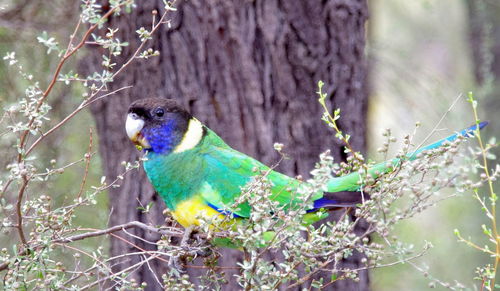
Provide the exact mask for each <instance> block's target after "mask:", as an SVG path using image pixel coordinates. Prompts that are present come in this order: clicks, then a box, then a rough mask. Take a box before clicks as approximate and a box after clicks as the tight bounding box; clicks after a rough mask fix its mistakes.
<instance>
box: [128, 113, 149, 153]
mask: <svg viewBox="0 0 500 291" xmlns="http://www.w3.org/2000/svg"><path fill="white" fill-rule="evenodd" d="M143 127H144V120H143V119H142V118H140V117H139V116H138V115H137V114H135V113H129V114H128V115H127V121H126V122H125V130H126V131H127V135H128V138H130V140H131V141H133V142H134V144H136V145H140V146H141V147H143V148H150V147H151V146H150V145H149V143H148V141H147V140H146V139H145V138H144V136H142V134H141V130H142V128H143Z"/></svg>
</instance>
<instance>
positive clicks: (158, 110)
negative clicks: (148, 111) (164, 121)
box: [155, 108, 165, 117]
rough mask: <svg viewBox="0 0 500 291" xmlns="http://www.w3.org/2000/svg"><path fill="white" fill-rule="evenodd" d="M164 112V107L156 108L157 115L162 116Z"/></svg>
mask: <svg viewBox="0 0 500 291" xmlns="http://www.w3.org/2000/svg"><path fill="white" fill-rule="evenodd" d="M164 114H165V111H164V110H163V108H156V109H155V115H156V116H157V117H162V116H163V115H164Z"/></svg>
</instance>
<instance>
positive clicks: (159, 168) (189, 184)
mask: <svg viewBox="0 0 500 291" xmlns="http://www.w3.org/2000/svg"><path fill="white" fill-rule="evenodd" d="M146 158H147V161H144V170H145V171H146V174H147V176H148V178H149V180H150V181H151V184H153V187H154V188H155V190H156V191H157V192H158V194H159V195H160V197H161V198H162V199H163V201H165V203H166V204H167V207H168V208H170V209H171V210H175V209H176V206H177V204H179V203H180V202H182V201H185V200H187V199H189V198H191V197H193V196H194V195H195V194H196V193H197V190H198V189H200V187H201V185H202V183H203V179H204V177H203V176H204V173H205V165H204V163H203V160H202V157H201V156H200V155H199V154H198V153H197V151H196V150H194V149H193V150H189V151H185V152H181V153H171V154H169V155H164V154H156V153H153V152H149V153H148V154H147V155H146Z"/></svg>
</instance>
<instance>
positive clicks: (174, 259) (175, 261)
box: [168, 256, 186, 275]
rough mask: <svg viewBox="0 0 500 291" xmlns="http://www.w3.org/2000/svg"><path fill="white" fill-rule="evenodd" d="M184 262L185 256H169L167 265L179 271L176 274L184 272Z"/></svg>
mask: <svg viewBox="0 0 500 291" xmlns="http://www.w3.org/2000/svg"><path fill="white" fill-rule="evenodd" d="M184 263H185V258H183V257H182V256H171V257H170V259H169V260H168V266H169V267H170V268H171V269H173V270H176V271H177V272H178V273H179V274H177V275H180V274H182V273H186V267H185V265H184Z"/></svg>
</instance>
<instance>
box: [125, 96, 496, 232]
mask: <svg viewBox="0 0 500 291" xmlns="http://www.w3.org/2000/svg"><path fill="white" fill-rule="evenodd" d="M487 124H488V122H486V121H483V122H478V123H477V124H475V125H473V126H471V127H469V128H466V129H464V130H462V131H460V132H457V133H455V134H453V135H451V136H449V137H447V138H444V139H441V140H439V141H437V142H435V143H432V144H430V145H428V146H425V147H422V148H420V149H418V150H416V151H414V152H412V153H410V154H408V155H407V156H406V159H407V160H414V159H416V158H417V156H418V155H419V154H420V153H422V152H424V151H428V150H431V149H435V148H438V147H440V146H442V145H443V144H445V143H446V142H451V141H453V140H455V139H457V138H458V137H459V136H464V137H472V136H473V135H474V131H475V130H478V129H482V128H483V127H484V126H486V125H487ZM125 129H126V133H127V136H128V137H129V139H130V140H131V141H132V142H133V143H134V144H135V145H136V146H137V147H138V148H139V149H141V150H142V151H143V152H144V161H143V167H144V170H145V172H146V174H147V177H148V179H149V180H150V182H151V184H152V186H153V188H154V189H155V191H156V192H157V193H158V195H159V196H160V197H161V199H162V200H163V201H164V202H165V204H166V206H167V207H168V208H169V210H170V211H171V215H172V217H173V218H174V219H175V220H176V221H177V222H178V223H179V224H180V225H182V226H183V227H184V228H188V227H195V226H198V225H200V219H199V218H200V217H207V218H210V217H213V216H221V217H227V216H228V215H229V216H230V219H233V220H241V219H245V218H248V217H249V216H250V214H251V211H252V207H251V206H250V205H249V204H248V203H246V202H244V203H241V204H240V205H238V207H237V208H236V209H234V210H232V211H231V212H230V213H229V212H228V211H227V206H228V205H232V204H234V203H235V201H236V199H237V198H238V197H239V196H240V195H241V194H242V187H244V186H245V185H246V184H247V183H249V182H250V181H251V179H252V177H255V176H256V175H258V174H259V173H263V172H265V173H267V174H266V175H267V179H268V180H269V181H270V182H271V189H270V191H271V193H272V195H271V196H270V199H271V200H273V201H276V202H277V203H278V204H279V205H280V206H281V207H283V209H287V208H289V207H292V206H291V205H293V204H294V203H298V202H299V201H298V197H297V196H298V195H297V192H298V188H299V186H300V185H301V183H307V182H303V181H299V180H298V179H296V178H293V177H290V176H287V175H284V174H282V173H279V172H278V171H275V170H273V169H271V168H270V167H268V166H266V165H264V164H263V163H261V162H259V161H258V160H256V159H254V158H252V157H250V156H248V155H246V154H244V153H241V152H239V151H237V150H235V149H233V148H231V147H230V146H229V145H227V144H226V143H225V142H224V141H223V140H222V139H221V138H220V137H219V136H218V135H217V134H216V133H215V132H214V131H212V130H211V129H210V128H208V127H207V126H205V125H204V124H202V123H201V122H200V121H199V120H198V119H196V118H195V117H194V116H192V115H191V114H190V113H189V112H188V111H187V110H186V109H184V108H183V107H182V106H181V105H179V104H178V103H177V102H176V101H175V100H174V99H167V98H144V99H139V100H137V101H135V102H133V103H132V104H131V105H130V107H129V109H128V113H127V117H126V122H125ZM400 162H401V159H393V160H390V161H389V163H388V162H383V163H379V164H375V165H374V166H371V167H370V168H369V169H368V174H369V175H371V176H372V177H373V178H377V177H378V176H380V175H382V174H384V173H388V172H390V171H391V169H392V168H393V167H395V166H397V165H398V163H400ZM360 179H361V176H360V174H359V173H358V172H353V173H350V174H347V175H344V176H340V177H333V178H332V179H331V180H330V181H328V183H327V185H326V189H325V191H324V192H318V193H316V194H314V195H313V196H312V197H311V199H312V200H313V202H312V203H311V205H310V208H309V209H307V213H315V212H317V211H319V210H322V211H324V210H326V212H327V213H328V211H329V210H338V209H342V208H348V207H355V206H356V204H358V203H360V202H361V194H359V193H360V192H357V193H358V194H357V195H356V194H355V193H354V194H353V195H343V196H342V195H337V196H336V195H335V194H336V193H337V192H344V191H348V192H356V191H360V189H361V187H362V185H360V183H359V181H360ZM344 194H345V192H344ZM347 194H352V193H347ZM346 196H348V197H346ZM319 217H320V218H321V219H323V218H324V216H319ZM313 222H315V221H313Z"/></svg>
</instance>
